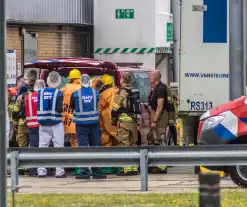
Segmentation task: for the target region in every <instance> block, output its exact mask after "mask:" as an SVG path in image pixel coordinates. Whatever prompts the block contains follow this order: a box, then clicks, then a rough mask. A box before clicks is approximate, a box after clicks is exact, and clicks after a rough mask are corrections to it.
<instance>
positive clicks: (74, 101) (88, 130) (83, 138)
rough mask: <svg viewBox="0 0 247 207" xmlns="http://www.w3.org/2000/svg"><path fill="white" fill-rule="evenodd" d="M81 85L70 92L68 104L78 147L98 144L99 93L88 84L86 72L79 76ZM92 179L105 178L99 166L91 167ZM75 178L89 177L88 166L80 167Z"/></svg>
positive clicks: (99, 143) (99, 140)
mask: <svg viewBox="0 0 247 207" xmlns="http://www.w3.org/2000/svg"><path fill="white" fill-rule="evenodd" d="M81 85H82V87H81V88H80V89H79V90H77V91H75V92H74V93H72V95H71V100H70V106H71V108H72V110H73V111H74V113H73V122H74V123H75V125H76V137H77V140H78V146H79V147H88V146H100V145H101V138H100V127H99V111H98V102H99V93H98V91H97V90H95V89H93V88H92V87H91V86H90V77H89V75H87V74H83V75H82V76H81ZM92 178H93V179H105V178H106V176H105V175H104V174H103V173H102V170H101V168H92ZM76 179H90V171H89V169H88V168H81V171H80V174H79V175H77V176H76Z"/></svg>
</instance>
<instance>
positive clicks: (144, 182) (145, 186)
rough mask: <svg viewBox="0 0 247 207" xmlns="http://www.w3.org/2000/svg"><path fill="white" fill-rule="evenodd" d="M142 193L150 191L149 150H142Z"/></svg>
mask: <svg viewBox="0 0 247 207" xmlns="http://www.w3.org/2000/svg"><path fill="white" fill-rule="evenodd" d="M140 172H141V191H147V190H148V150H147V149H141V150H140Z"/></svg>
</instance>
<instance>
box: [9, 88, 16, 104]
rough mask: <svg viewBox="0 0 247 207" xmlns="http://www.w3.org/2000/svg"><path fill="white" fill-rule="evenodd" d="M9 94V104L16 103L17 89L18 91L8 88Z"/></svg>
mask: <svg viewBox="0 0 247 207" xmlns="http://www.w3.org/2000/svg"><path fill="white" fill-rule="evenodd" d="M8 92H9V93H10V100H9V103H12V104H13V103H14V102H15V99H16V94H17V89H16V87H11V88H8Z"/></svg>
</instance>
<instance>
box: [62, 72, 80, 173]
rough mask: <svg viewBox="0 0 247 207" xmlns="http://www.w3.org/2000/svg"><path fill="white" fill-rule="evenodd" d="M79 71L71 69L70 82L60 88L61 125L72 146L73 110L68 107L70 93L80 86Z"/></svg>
mask: <svg viewBox="0 0 247 207" xmlns="http://www.w3.org/2000/svg"><path fill="white" fill-rule="evenodd" d="M80 77H81V72H80V71H79V70H76V69H73V70H71V71H70V73H69V79H70V80H71V82H70V83H68V84H67V85H65V86H64V87H63V88H62V92H63V97H64V98H63V125H64V133H65V138H68V139H69V140H70V144H71V146H72V147H78V143H77V139H76V130H75V124H74V123H73V122H72V117H73V110H72V109H71V107H70V97H71V94H72V93H73V92H74V91H76V90H78V89H80V88H81V84H80ZM73 174H74V175H77V174H80V168H76V169H75V171H74V172H73Z"/></svg>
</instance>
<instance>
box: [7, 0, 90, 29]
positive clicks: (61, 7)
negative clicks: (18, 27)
mask: <svg viewBox="0 0 247 207" xmlns="http://www.w3.org/2000/svg"><path fill="white" fill-rule="evenodd" d="M6 19H7V22H12V23H13V22H14V23H32V24H33V23H43V24H45V23H49V24H85V25H92V24H93V1H92V0H21V1H20V0H7V1H6Z"/></svg>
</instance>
